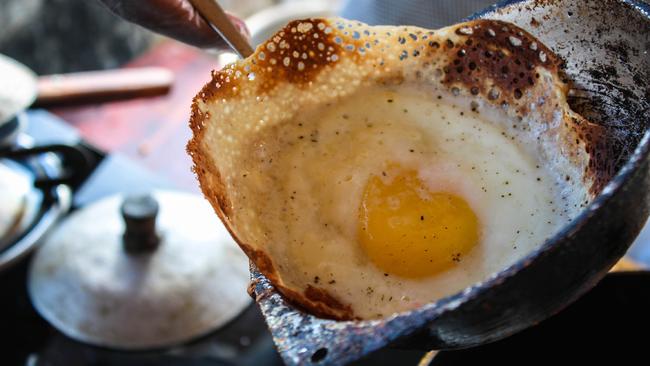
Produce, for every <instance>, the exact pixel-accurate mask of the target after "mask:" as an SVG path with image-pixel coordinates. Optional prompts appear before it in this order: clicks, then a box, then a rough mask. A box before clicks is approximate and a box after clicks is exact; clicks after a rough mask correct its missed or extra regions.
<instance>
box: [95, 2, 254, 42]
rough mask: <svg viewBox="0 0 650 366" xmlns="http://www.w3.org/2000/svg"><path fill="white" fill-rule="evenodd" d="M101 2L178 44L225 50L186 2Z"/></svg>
mask: <svg viewBox="0 0 650 366" xmlns="http://www.w3.org/2000/svg"><path fill="white" fill-rule="evenodd" d="M101 1H102V2H103V3H104V4H105V5H106V6H107V7H108V8H109V9H110V10H111V11H113V12H114V13H116V14H117V15H119V16H121V17H123V18H125V19H126V20H128V21H131V22H133V23H136V24H139V25H141V26H143V27H145V28H148V29H150V30H152V31H154V32H157V33H160V34H164V35H166V36H168V37H172V38H175V39H177V40H179V41H181V42H185V43H188V44H191V45H194V46H197V47H202V48H208V47H211V48H226V47H227V44H226V43H225V42H224V40H223V39H222V38H221V37H220V36H219V35H218V34H217V33H216V32H215V31H214V30H213V29H212V28H211V26H210V25H208V23H207V22H206V21H205V20H204V19H203V17H201V15H200V14H199V13H198V12H197V11H196V9H194V7H193V6H192V4H191V3H190V2H189V1H188V0H138V1H129V0H101ZM230 16H231V19H233V20H235V21H236V24H238V27H239V28H240V29H242V30H245V29H246V28H245V26H244V25H243V22H242V21H241V20H240V19H238V18H236V17H234V16H232V15H230ZM246 33H247V30H246Z"/></svg>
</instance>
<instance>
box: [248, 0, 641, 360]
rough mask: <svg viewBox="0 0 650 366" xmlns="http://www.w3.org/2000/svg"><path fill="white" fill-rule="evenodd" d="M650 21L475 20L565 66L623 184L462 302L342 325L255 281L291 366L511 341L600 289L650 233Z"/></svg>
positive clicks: (603, 11)
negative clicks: (527, 37) (507, 27)
mask: <svg viewBox="0 0 650 366" xmlns="http://www.w3.org/2000/svg"><path fill="white" fill-rule="evenodd" d="M649 14H650V9H649V8H648V6H647V5H645V4H643V3H641V2H638V1H624V0H621V1H606V2H600V1H578V0H561V1H554V2H537V1H505V2H502V3H500V4H497V5H495V6H493V7H491V8H489V9H487V10H486V11H484V12H482V13H479V14H478V15H476V16H475V17H478V18H487V19H499V20H505V21H508V22H512V23H514V24H516V25H518V26H519V27H521V28H523V29H525V30H527V31H528V32H530V33H531V34H533V35H534V36H536V37H537V38H539V39H540V40H541V41H542V42H543V43H544V44H545V45H547V46H548V47H550V48H551V49H552V50H553V51H554V52H556V53H557V54H558V55H559V56H561V57H562V58H563V60H564V61H565V65H564V71H565V73H566V75H567V76H568V78H569V79H570V80H571V82H572V86H573V88H572V90H571V94H570V103H571V105H572V108H573V109H574V110H576V111H577V112H579V113H581V114H582V115H584V116H586V117H588V118H589V119H590V120H592V121H597V122H598V123H599V124H601V125H602V126H604V127H605V128H606V130H607V132H608V133H609V134H611V135H612V136H614V137H616V136H618V137H620V139H618V140H616V139H614V140H613V141H614V142H613V145H614V146H612V148H613V149H614V151H615V154H614V158H615V159H616V162H615V164H614V166H615V169H616V170H615V171H616V172H617V173H616V174H615V175H614V177H613V178H612V179H611V180H610V181H609V182H608V183H607V184H606V185H605V187H604V188H603V189H602V191H601V192H600V194H599V195H598V197H597V198H596V199H595V200H594V201H593V202H592V203H591V204H590V206H589V207H588V208H587V209H586V210H585V211H584V212H583V213H581V214H580V215H579V216H578V217H577V218H576V219H575V220H574V221H573V222H572V223H571V224H569V225H568V226H566V227H565V228H564V229H563V230H561V231H560V232H559V233H557V234H556V235H555V236H554V237H552V238H551V239H549V240H547V242H546V243H545V244H544V245H543V246H542V247H541V248H540V249H539V250H536V251H534V252H533V253H530V254H529V255H528V256H526V257H525V258H524V259H522V260H520V261H519V262H517V263H515V264H514V265H512V266H510V267H509V268H507V269H505V270H503V271H500V272H499V273H497V274H495V275H493V276H491V277H490V278H488V279H487V280H485V281H484V282H482V283H479V284H476V285H474V286H471V287H469V288H466V289H465V290H463V291H462V292H460V293H458V294H455V295H453V296H449V297H446V298H443V299H441V300H439V301H436V302H434V303H430V304H427V305H425V306H423V307H421V308H418V309H416V310H413V311H409V312H404V313H400V314H395V315H393V316H391V317H388V318H385V319H381V320H370V321H335V320H329V319H324V318H319V317H316V316H313V315H311V314H309V313H307V312H305V311H303V310H301V309H300V308H298V307H296V306H294V305H292V304H290V303H288V302H287V301H286V299H285V298H284V297H282V296H281V295H280V294H279V292H277V291H276V290H275V289H274V287H273V285H272V284H271V283H270V282H269V281H268V279H266V278H265V277H264V276H263V275H262V274H261V273H260V272H259V271H258V270H257V269H255V268H253V269H252V271H251V273H252V277H253V279H254V283H255V285H254V287H253V292H254V294H255V296H256V301H257V303H258V304H259V306H260V308H261V310H262V313H263V315H264V316H265V318H266V321H267V324H268V326H269V328H270V329H271V332H272V335H273V338H274V341H275V343H276V346H277V348H278V351H279V352H280V354H281V356H282V357H283V359H284V361H285V362H286V363H287V364H290V365H294V364H343V363H347V362H351V361H353V360H356V359H358V358H360V357H362V356H364V355H366V354H368V353H370V352H372V351H375V350H377V349H380V348H382V347H385V346H388V345H397V346H405V347H410V348H422V349H431V348H434V349H457V348H465V347H471V346H475V345H479V344H485V343H489V342H492V341H495V340H498V339H502V338H505V337H507V336H509V335H511V334H514V333H516V332H518V331H520V330H522V329H525V328H526V327H529V326H532V325H534V324H536V323H538V322H539V321H541V320H543V319H544V318H546V317H548V316H550V315H552V314H554V313H556V312H557V311H560V310H561V309H562V308H564V307H565V306H567V305H568V304H569V303H571V302H572V301H574V300H575V299H577V298H578V297H579V296H580V295H582V294H584V293H585V292H586V291H588V290H589V289H590V288H591V287H593V286H594V285H595V284H596V283H597V282H598V280H599V279H601V278H602V277H603V276H604V275H605V273H606V272H607V269H608V268H610V267H611V266H612V265H614V263H615V262H616V261H617V260H618V259H619V258H620V257H621V256H623V254H624V253H625V251H626V249H627V248H628V247H629V245H630V244H631V243H632V241H633V239H634V237H635V236H636V235H637V234H638V232H639V230H640V229H641V227H642V226H643V224H644V223H645V221H646V219H647V217H648V207H650V204H649V203H650V197H649V196H648V193H647V188H646V187H647V181H648V169H647V158H648V151H649V140H650V136H649V135H648V133H647V126H648V122H649V121H648V117H647V110H648V108H649V105H648V101H647V95H648V80H647V75H645V76H644V72H646V71H644V70H648V67H649V66H650V65H649V64H648V59H647V56H644V55H647V43H646V40H645V35H646V34H648V33H649V32H650V20H649V19H650V18H649Z"/></svg>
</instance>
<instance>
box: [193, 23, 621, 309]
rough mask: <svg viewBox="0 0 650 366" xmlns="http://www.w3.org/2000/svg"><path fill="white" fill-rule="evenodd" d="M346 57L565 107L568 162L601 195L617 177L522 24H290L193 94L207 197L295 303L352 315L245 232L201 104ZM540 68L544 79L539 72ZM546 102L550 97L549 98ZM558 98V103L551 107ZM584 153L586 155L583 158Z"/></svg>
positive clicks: (518, 102)
mask: <svg viewBox="0 0 650 366" xmlns="http://www.w3.org/2000/svg"><path fill="white" fill-rule="evenodd" d="M353 25H354V26H353ZM378 37H383V38H385V39H386V40H387V42H388V43H389V44H390V45H391V46H392V47H386V49H384V48H381V50H379V49H373V50H372V51H371V49H370V48H371V47H373V46H374V45H376V44H377V43H378V41H377V39H378ZM372 42H374V44H371V43H372ZM343 58H345V59H347V60H351V61H352V62H354V63H359V64H360V63H363V62H365V63H366V65H365V66H366V67H368V66H370V67H371V68H372V72H368V73H367V74H365V75H362V76H360V77H359V78H365V79H371V80H374V81H376V82H390V83H394V82H397V83H399V82H401V81H403V80H404V79H405V77H409V78H415V79H417V78H420V77H422V75H418V72H420V71H419V70H418V71H416V72H415V75H414V76H413V75H407V74H406V71H405V70H402V69H400V68H399V66H398V65H400V63H399V62H401V61H403V60H408V59H410V60H415V59H417V60H418V62H419V63H421V64H423V65H424V66H430V65H433V66H432V67H435V68H436V69H435V70H434V71H435V72H436V73H439V74H440V75H442V80H441V81H440V83H442V85H444V86H445V87H446V88H447V89H448V90H449V91H450V92H451V93H453V94H454V95H457V94H459V93H463V94H464V95H467V96H469V97H480V98H481V99H482V100H485V101H487V102H488V103H490V104H492V105H493V106H495V107H499V108H504V109H508V111H509V112H508V113H511V114H514V115H515V116H519V117H522V116H526V115H527V114H529V113H533V112H534V111H532V110H531V104H530V103H528V104H527V103H526V101H529V100H531V99H533V100H534V99H535V98H537V99H536V100H537V102H536V103H538V107H537V109H538V111H536V112H535V113H538V115H539V116H541V117H542V119H543V120H544V119H546V118H548V120H549V121H550V120H552V119H553V113H556V112H557V111H561V112H562V113H563V115H562V116H561V123H562V124H563V125H564V126H563V127H562V126H560V128H561V130H560V132H559V135H560V136H559V138H560V139H561V140H562V144H563V147H564V150H565V151H566V152H565V154H566V155H567V156H568V158H569V159H570V160H572V159H574V160H572V162H573V163H574V164H575V165H576V166H579V167H583V169H584V171H585V173H584V174H583V175H582V180H583V184H584V185H586V186H587V187H589V191H590V193H591V194H592V195H593V196H595V195H596V194H597V193H598V192H599V190H600V189H601V188H602V187H603V186H604V185H605V184H606V183H607V181H609V179H610V178H611V176H612V175H613V174H614V173H615V172H613V171H612V170H613V169H611V168H609V167H608V165H607V162H608V161H609V160H610V159H608V150H607V146H606V143H605V142H604V141H605V139H604V137H603V132H602V129H601V128H600V127H599V126H597V125H594V124H591V123H590V122H588V121H586V120H585V119H584V118H582V117H580V116H579V115H577V114H575V113H573V112H572V111H571V110H570V109H569V108H568V105H567V104H566V92H567V87H566V85H565V84H564V83H563V82H562V81H561V78H560V76H559V72H560V66H561V63H562V61H561V60H560V59H559V57H557V56H556V55H555V54H554V53H553V52H552V51H551V50H549V49H548V48H546V47H545V46H544V45H543V44H541V42H539V41H537V40H536V39H535V38H534V37H533V36H532V35H530V34H529V33H527V32H526V31H524V30H522V29H520V28H518V27H516V26H515V25H512V24H510V23H506V22H502V21H495V20H475V21H470V22H466V23H461V24H458V25H455V26H451V27H448V28H443V29H441V30H437V31H429V30H425V29H421V28H416V27H368V26H366V25H364V24H362V23H356V22H354V23H352V22H348V21H345V20H336V19H335V20H328V19H306V20H300V21H294V22H291V23H289V24H288V25H287V26H285V27H284V28H283V29H282V30H281V31H279V32H278V33H277V34H276V35H274V36H273V37H272V38H271V39H270V40H268V41H267V42H265V43H263V44H262V45H260V46H259V47H258V48H257V50H256V52H255V53H254V54H253V55H252V56H251V57H249V58H247V59H246V60H243V61H240V62H237V63H235V64H232V65H229V66H227V67H226V68H224V69H222V70H221V71H218V72H213V75H212V80H211V81H210V82H209V83H208V84H206V85H205V86H204V87H203V89H202V90H201V91H200V93H199V94H198V95H197V96H196V97H195V98H194V100H193V104H192V114H191V119H190V128H191V129H192V131H193V137H192V139H191V140H190V141H189V143H188V146H187V150H188V153H189V154H190V156H191V157H192V159H193V162H194V168H193V170H194V172H195V174H196V175H197V178H198V180H199V183H200V186H201V189H202V191H203V193H204V195H205V196H206V197H207V199H208V200H209V201H210V203H211V204H212V206H213V207H214V209H215V211H216V213H217V215H218V216H219V218H220V219H221V220H222V221H223V223H224V224H225V226H226V228H227V229H228V230H229V231H230V233H231V234H232V236H233V238H234V239H235V240H236V241H237V243H238V244H239V245H240V247H241V248H242V249H243V250H244V251H245V252H246V254H247V255H248V256H249V258H250V259H251V260H252V261H253V262H254V263H255V264H256V265H257V267H258V268H259V269H260V271H261V272H262V273H263V274H264V275H265V276H266V277H267V278H268V279H269V280H270V281H271V282H272V283H274V284H275V286H276V288H277V289H278V290H279V291H280V292H282V294H283V295H284V296H285V297H287V299H288V300H290V301H291V302H292V303H294V304H298V305H300V306H301V307H303V308H306V309H308V310H309V311H311V312H312V313H314V314H315V315H318V316H323V317H329V318H333V319H339V320H348V319H354V314H353V312H352V310H351V308H350V306H349V305H347V304H342V303H341V302H340V301H339V300H337V299H336V298H334V297H333V296H331V295H330V294H328V293H327V291H325V290H323V289H320V288H313V287H311V288H307V289H306V291H305V293H299V292H296V291H295V290H292V289H290V288H287V287H286V286H285V285H284V284H283V282H282V280H281V278H280V277H279V274H278V272H277V270H276V269H275V267H274V265H273V262H272V260H271V259H270V258H269V257H268V256H267V255H266V254H265V253H264V252H263V251H261V250H256V249H255V248H253V247H252V246H250V245H248V244H246V243H244V242H243V241H242V240H241V239H240V238H239V237H238V236H237V234H236V230H234V228H233V223H232V222H231V216H232V212H231V210H232V204H231V202H230V199H229V197H228V192H227V187H226V184H225V183H224V181H223V179H222V174H221V172H220V171H218V169H217V164H216V162H215V161H213V159H212V158H211V157H210V154H209V153H208V151H207V147H206V146H203V144H204V143H205V144H207V142H205V141H204V136H205V132H206V129H207V123H208V120H210V119H211V116H210V115H209V112H203V111H202V110H201V108H200V105H201V104H202V105H206V104H207V103H209V102H212V103H215V104H219V103H223V104H225V103H226V102H227V101H228V100H230V99H235V98H237V97H238V96H239V95H240V93H241V91H242V90H243V89H244V88H247V87H248V88H251V87H252V88H254V93H256V94H257V95H269V94H272V93H273V91H274V89H275V88H276V86H277V85H278V84H279V83H288V84H291V85H294V86H295V87H297V88H301V89H309V88H310V87H312V85H313V81H314V80H315V79H316V78H317V77H318V75H319V74H320V73H321V72H322V71H323V70H327V69H328V68H329V69H330V70H331V69H332V68H335V67H336V64H337V61H338V62H341V60H342V59H343ZM438 61H441V62H438ZM369 63H370V64H369ZM542 71H543V72H544V75H540V73H542ZM545 77H546V78H545ZM244 83H250V84H244ZM547 84H548V85H547ZM251 85H252V86H251ZM558 85H559V86H560V87H559V88H557V86H558ZM554 87H555V88H556V89H559V90H560V95H552V91H551V89H553V88H554ZM544 88H546V89H544ZM540 89H543V90H542V91H540ZM549 96H550V97H549ZM545 98H548V102H549V103H546V104H545V102H546V101H547V100H546V99H545ZM550 102H552V103H553V104H552V105H549V104H551V103H550ZM584 151H586V152H587V156H588V158H587V161H584V160H585V157H584V156H585V154H584ZM567 179H568V176H567Z"/></svg>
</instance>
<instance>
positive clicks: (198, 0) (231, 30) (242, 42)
mask: <svg viewBox="0 0 650 366" xmlns="http://www.w3.org/2000/svg"><path fill="white" fill-rule="evenodd" d="M190 2H191V3H192V5H194V7H195V8H196V10H198V11H199V13H200V14H201V16H202V17H203V18H204V19H205V20H206V21H207V22H208V23H210V24H211V25H212V27H213V28H214V29H215V31H217V32H218V33H219V34H220V35H221V37H222V38H223V39H224V40H225V41H226V42H227V43H228V44H229V45H230V47H231V48H232V49H233V50H235V51H236V52H237V53H238V54H239V56H241V57H242V58H246V57H248V56H250V55H252V54H253V47H251V45H250V43H248V40H247V39H246V37H244V36H243V35H242V34H241V33H240V32H239V30H238V29H237V27H235V25H234V24H232V22H231V21H230V19H229V18H228V15H226V13H225V12H224V11H223V9H222V8H221V6H219V4H218V3H217V1H216V0H190Z"/></svg>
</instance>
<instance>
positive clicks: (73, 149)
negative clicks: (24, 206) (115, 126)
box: [0, 144, 93, 190]
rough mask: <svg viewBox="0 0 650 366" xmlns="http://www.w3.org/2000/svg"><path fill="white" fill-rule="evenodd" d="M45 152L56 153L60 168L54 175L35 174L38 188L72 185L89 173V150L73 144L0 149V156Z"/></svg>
mask: <svg viewBox="0 0 650 366" xmlns="http://www.w3.org/2000/svg"><path fill="white" fill-rule="evenodd" d="M46 153H54V154H57V155H58V156H59V158H60V159H61V162H62V169H61V171H60V173H59V174H58V175H56V176H46V175H39V176H36V178H35V179H34V186H35V187H37V188H39V189H42V190H45V189H51V188H54V187H56V186H58V185H60V184H65V185H68V186H71V187H74V186H76V185H78V184H79V183H80V182H81V181H82V180H83V179H84V178H85V177H86V176H87V175H88V173H90V170H91V166H92V161H93V157H92V156H91V154H90V152H89V151H87V150H85V149H83V148H82V147H78V146H74V145H64V144H52V145H41V146H36V147H30V148H8V149H0V158H8V159H27V158H31V157H36V156H39V155H42V154H46Z"/></svg>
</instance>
